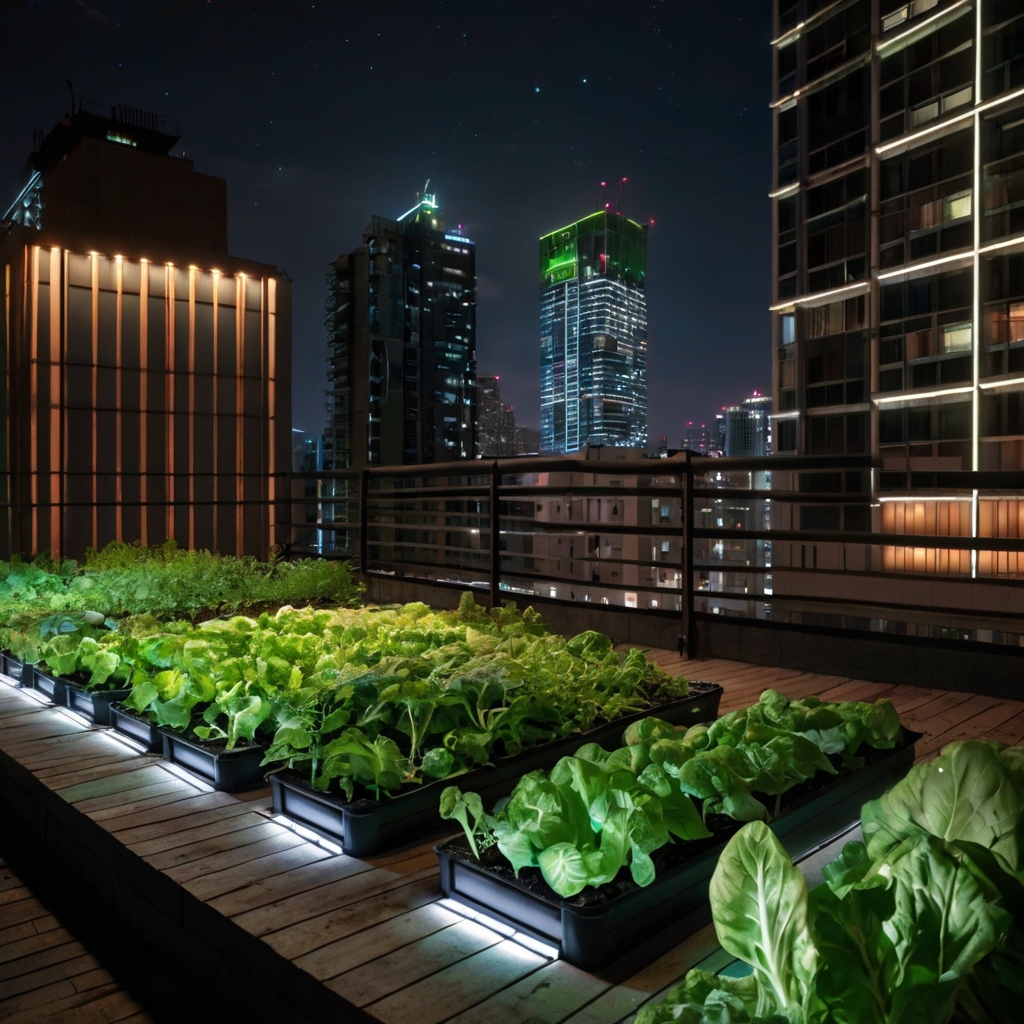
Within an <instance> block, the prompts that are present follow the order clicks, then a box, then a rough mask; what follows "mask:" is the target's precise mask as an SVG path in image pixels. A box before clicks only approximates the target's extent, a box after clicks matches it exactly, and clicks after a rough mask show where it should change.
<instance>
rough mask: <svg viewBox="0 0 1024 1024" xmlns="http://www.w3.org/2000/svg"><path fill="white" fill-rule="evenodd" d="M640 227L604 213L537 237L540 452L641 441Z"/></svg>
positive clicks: (643, 242) (643, 321)
mask: <svg viewBox="0 0 1024 1024" xmlns="http://www.w3.org/2000/svg"><path fill="white" fill-rule="evenodd" d="M646 272H647V226H646V225H641V224H637V223H636V222H635V221H631V220H628V219H627V218H625V217H623V216H622V215H621V214H619V213H616V212H613V211H612V210H610V209H606V210H601V211H599V212H597V213H594V214H591V215H590V216H589V217H584V218H583V220H580V221H578V222H577V223H575V224H570V225H568V226H567V227H564V228H560V229H559V230H558V231H553V232H552V233H551V234H549V235H545V236H544V237H543V238H541V240H540V285H541V296H540V388H541V394H540V415H541V426H540V432H541V450H542V451H547V452H562V453H564V452H574V451H577V450H579V449H580V448H582V447H584V446H586V445H612V446H617V447H628V448H645V447H646V445H647V299H646V295H645V290H644V289H645V278H646Z"/></svg>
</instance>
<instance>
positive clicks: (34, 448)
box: [8, 245, 41, 554]
mask: <svg viewBox="0 0 1024 1024" xmlns="http://www.w3.org/2000/svg"><path fill="white" fill-rule="evenodd" d="M28 263H29V272H28V273H29V288H30V292H29V294H30V296H31V298H30V300H29V305H30V310H31V311H30V313H29V396H28V401H29V437H28V445H29V474H30V475H29V494H30V496H31V501H32V514H31V515H32V528H31V530H32V534H31V535H32V554H35V553H36V552H37V551H38V550H39V516H40V514H41V513H40V508H39V246H38V245H33V246H32V249H31V257H30V260H29V261H28ZM8 351H10V346H8Z"/></svg>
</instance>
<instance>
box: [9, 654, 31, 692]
mask: <svg viewBox="0 0 1024 1024" xmlns="http://www.w3.org/2000/svg"><path fill="white" fill-rule="evenodd" d="M2 657H3V668H2V671H3V673H4V675H5V676H7V678H8V679H12V680H13V681H14V685H15V686H27V687H29V688H30V689H31V687H32V677H33V675H35V666H34V665H26V664H25V662H23V661H22V660H21V659H20V658H16V657H15V656H14V655H13V654H6V653H5V654H4V655H3V656H2Z"/></svg>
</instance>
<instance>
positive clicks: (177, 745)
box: [158, 727, 267, 793]
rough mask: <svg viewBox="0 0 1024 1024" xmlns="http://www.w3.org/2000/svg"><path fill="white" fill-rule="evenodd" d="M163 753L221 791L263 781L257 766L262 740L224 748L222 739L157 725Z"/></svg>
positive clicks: (262, 749) (232, 790) (231, 790)
mask: <svg viewBox="0 0 1024 1024" xmlns="http://www.w3.org/2000/svg"><path fill="white" fill-rule="evenodd" d="M158 732H159V733H160V737H161V740H162V742H163V755H164V757H165V758H166V759H167V760H168V761H170V762H171V763H172V764H177V765H180V766H181V767H182V768H187V769H188V770H189V771H190V772H194V773H195V774H196V775H199V776H201V777H202V778H204V779H205V780H207V781H208V782H210V783H211V784H212V785H213V788H214V789H219V790H222V791H224V792H225V793H237V792H239V791H241V790H243V789H251V788H252V787H254V786H261V785H264V784H265V781H266V780H265V776H266V768H264V767H261V763H262V761H263V755H264V754H265V753H266V751H267V748H266V746H265V745H264V744H262V743H254V744H250V745H249V746H245V747H235V748H234V749H233V750H226V749H225V746H224V744H223V743H204V742H203V741H202V740H199V739H195V738H190V737H186V736H183V735H182V734H181V733H180V732H175V731H174V730H173V729H168V728H166V727H161V728H160V729H159V730H158Z"/></svg>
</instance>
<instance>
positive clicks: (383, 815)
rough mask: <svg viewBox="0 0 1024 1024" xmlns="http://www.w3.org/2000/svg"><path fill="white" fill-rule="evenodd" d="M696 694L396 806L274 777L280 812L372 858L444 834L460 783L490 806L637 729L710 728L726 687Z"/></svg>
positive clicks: (695, 688) (398, 799)
mask: <svg viewBox="0 0 1024 1024" xmlns="http://www.w3.org/2000/svg"><path fill="white" fill-rule="evenodd" d="M690 687H691V693H690V694H689V695H688V696H686V697H684V698H682V699H681V700H677V701H672V702H671V703H670V704H664V705H662V706H661V707H659V708H655V709H653V710H651V711H644V712H640V713H638V714H635V715H627V716H625V717H624V718H619V719H617V720H616V721H614V722H609V723H606V724H605V725H601V726H598V727H597V728H596V729H590V730H589V731H587V732H585V733H577V734H574V735H572V736H565V737H563V738H562V739H558V740H552V741H551V742H549V743H542V744H541V745H540V746H537V747H531V748H530V749H529V750H524V751H522V752H521V753H519V754H516V755H515V756H514V757H505V758H502V759H501V760H499V761H498V762H497V763H496V764H495V765H493V766H482V767H480V768H474V769H473V770H472V771H468V772H466V773H465V774H463V775H459V776H457V777H455V778H452V779H437V780H435V781H433V782H427V783H424V784H423V785H422V786H417V787H415V789H413V790H410V791H409V792H406V793H401V794H399V795H398V796H394V797H391V798H389V799H385V800H381V801H376V800H353V801H350V800H346V799H345V798H344V797H343V796H339V795H335V794H333V793H320V792H318V791H316V790H314V789H313V788H312V787H311V786H310V784H309V782H308V781H307V779H306V776H305V775H304V774H302V773H300V772H296V771H292V770H290V769H280V770H278V771H276V772H274V773H273V774H272V775H271V776H270V788H271V792H272V793H273V797H274V812H275V813H276V814H285V815H287V816H288V817H289V818H291V819H292V820H293V821H298V822H301V823H302V824H303V825H308V826H309V827H311V828H313V829H316V830H317V831H318V832H322V833H324V834H326V835H327V836H329V837H330V838H332V839H334V840H337V841H339V842H340V843H341V846H342V849H343V850H344V851H345V853H347V854H350V855H351V856H353V857H369V856H371V855H372V854H374V853H377V852H378V851H380V850H382V849H384V848H385V847H387V846H390V845H394V844H396V843H400V842H403V841H405V840H407V839H412V838H414V837H415V836H417V835H418V834H422V833H423V832H425V831H429V830H431V829H434V830H437V829H439V828H441V827H442V819H441V817H440V815H439V814H438V813H437V808H438V804H439V802H440V799H441V791H442V790H443V789H444V788H445V787H446V786H449V785H451V784H452V783H453V782H456V783H458V785H459V787H460V788H461V789H472V790H474V791H476V792H478V793H479V794H480V796H481V798H482V799H483V801H484V803H485V804H487V805H488V806H489V805H490V804H493V803H494V802H495V801H496V800H499V799H501V797H503V796H508V794H509V793H511V792H512V788H513V787H514V786H515V784H516V782H518V781H519V779H520V778H521V777H522V776H523V775H525V774H526V773H527V772H532V771H534V770H535V769H537V768H545V769H550V768H553V767H554V766H555V764H556V762H557V761H558V760H559V759H560V758H563V757H565V756H566V755H567V754H571V753H573V752H574V751H575V750H576V749H578V748H579V747H581V746H582V745H583V744H584V743H600V744H601V745H602V746H615V747H617V746H619V744H620V742H621V739H622V733H623V732H624V731H625V729H626V727H627V726H628V725H629V724H630V723H631V722H635V721H638V720H639V719H641V718H647V717H649V716H651V715H655V716H657V717H658V718H663V719H665V720H666V721H669V722H672V723H673V724H675V725H693V724H694V723H696V722H708V721H712V720H714V719H715V718H716V717H717V716H718V705H719V702H720V701H721V699H722V688H721V687H720V686H718V685H717V684H716V683H702V682H692V683H691V684H690Z"/></svg>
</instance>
